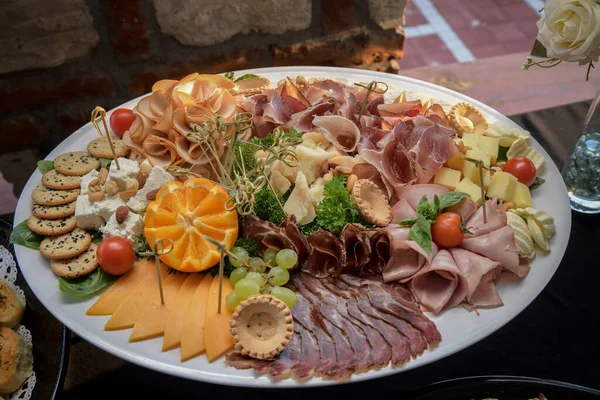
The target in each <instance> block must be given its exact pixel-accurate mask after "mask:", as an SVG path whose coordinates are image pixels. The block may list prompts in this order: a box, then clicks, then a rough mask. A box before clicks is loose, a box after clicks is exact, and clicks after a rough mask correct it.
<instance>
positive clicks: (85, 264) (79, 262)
mask: <svg viewBox="0 0 600 400" xmlns="http://www.w3.org/2000/svg"><path fill="white" fill-rule="evenodd" d="M97 249H98V246H96V244H94V243H91V244H90V247H88V248H87V249H86V250H85V251H84V252H83V253H81V254H79V255H77V256H75V257H71V258H67V259H64V260H52V261H51V262H50V267H51V268H52V271H53V272H54V273H55V274H56V275H58V276H61V277H63V278H79V277H80V276H85V275H89V274H91V273H92V272H94V270H95V269H96V268H98V259H97V257H96V250H97Z"/></svg>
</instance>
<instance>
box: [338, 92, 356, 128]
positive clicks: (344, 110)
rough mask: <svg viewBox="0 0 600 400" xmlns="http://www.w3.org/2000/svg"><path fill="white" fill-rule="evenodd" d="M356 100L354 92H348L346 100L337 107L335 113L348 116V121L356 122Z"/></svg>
mask: <svg viewBox="0 0 600 400" xmlns="http://www.w3.org/2000/svg"><path fill="white" fill-rule="evenodd" d="M357 105H358V103H357V101H356V97H355V96H354V94H352V93H350V94H349V95H348V97H347V98H346V101H344V103H343V104H342V105H341V106H340V108H338V110H337V115H340V116H342V117H344V118H348V119H349V120H350V121H353V122H356V117H355V116H354V114H355V113H357V111H356V109H357Z"/></svg>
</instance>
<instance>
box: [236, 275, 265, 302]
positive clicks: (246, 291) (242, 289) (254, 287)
mask: <svg viewBox="0 0 600 400" xmlns="http://www.w3.org/2000/svg"><path fill="white" fill-rule="evenodd" d="M235 292H236V293H237V296H238V297H239V298H240V299H241V300H246V299H247V298H248V297H250V296H253V295H255V294H259V293H260V286H259V285H258V283H256V282H254V281H252V280H250V279H242V280H240V281H238V283H236V284H235Z"/></svg>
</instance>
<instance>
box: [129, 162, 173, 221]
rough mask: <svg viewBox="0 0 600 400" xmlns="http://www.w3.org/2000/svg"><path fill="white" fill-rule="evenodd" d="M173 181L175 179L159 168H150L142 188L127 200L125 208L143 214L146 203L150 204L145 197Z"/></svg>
mask: <svg viewBox="0 0 600 400" xmlns="http://www.w3.org/2000/svg"><path fill="white" fill-rule="evenodd" d="M174 180H175V178H174V177H173V175H171V174H169V173H168V172H167V171H165V170H164V169H162V168H161V167H154V168H152V171H150V174H149V175H148V179H146V183H145V184H144V187H142V188H141V189H140V190H138V192H137V193H136V194H135V196H133V197H132V198H130V199H129V201H128V202H127V207H129V208H130V209H131V210H133V211H135V212H137V213H140V212H144V211H145V210H146V207H148V203H150V201H148V199H147V198H146V195H147V194H148V193H149V192H151V191H153V190H156V189H160V188H161V187H163V186H164V185H166V184H167V183H169V182H172V181H174Z"/></svg>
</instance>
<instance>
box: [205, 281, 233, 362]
mask: <svg viewBox="0 0 600 400" xmlns="http://www.w3.org/2000/svg"><path fill="white" fill-rule="evenodd" d="M230 292H233V286H232V285H231V282H229V278H227V277H223V290H222V294H221V313H220V314H219V313H218V312H217V309H218V302H219V277H218V276H215V279H214V280H213V282H212V285H211V286H210V293H209V295H208V304H207V305H206V324H205V325H204V346H205V347H206V357H208V361H212V360H214V359H215V358H217V357H219V356H221V355H222V354H223V353H225V352H226V351H227V350H229V349H231V348H232V347H233V336H231V333H230V332H229V320H230V319H231V316H232V315H233V311H231V310H230V309H229V308H228V307H227V306H226V305H225V297H227V295H228V294H229V293H230Z"/></svg>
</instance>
